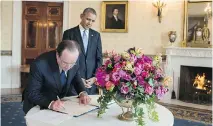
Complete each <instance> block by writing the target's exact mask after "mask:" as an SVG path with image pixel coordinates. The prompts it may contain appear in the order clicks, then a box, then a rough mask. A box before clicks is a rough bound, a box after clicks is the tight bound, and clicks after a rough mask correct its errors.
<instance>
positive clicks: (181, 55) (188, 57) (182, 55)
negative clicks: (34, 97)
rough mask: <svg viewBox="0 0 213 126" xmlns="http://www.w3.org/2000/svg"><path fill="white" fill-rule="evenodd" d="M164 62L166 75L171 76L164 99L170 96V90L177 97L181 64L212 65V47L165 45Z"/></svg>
mask: <svg viewBox="0 0 213 126" xmlns="http://www.w3.org/2000/svg"><path fill="white" fill-rule="evenodd" d="M165 49H166V64H165V66H164V69H165V72H166V74H167V75H169V76H171V77H172V78H173V82H171V84H170V85H169V90H170V92H169V93H168V95H167V97H166V99H170V98H171V92H172V90H173V85H174V91H175V92H176V95H177V99H179V83H180V82H179V78H180V69H181V66H195V67H196V66H197V67H212V48H190V47H185V48H183V47H166V48H165Z"/></svg>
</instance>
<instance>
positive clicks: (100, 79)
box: [96, 71, 107, 87]
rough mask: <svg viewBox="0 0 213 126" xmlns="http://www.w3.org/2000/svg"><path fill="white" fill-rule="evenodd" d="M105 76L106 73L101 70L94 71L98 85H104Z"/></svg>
mask: <svg viewBox="0 0 213 126" xmlns="http://www.w3.org/2000/svg"><path fill="white" fill-rule="evenodd" d="M106 76H107V74H106V73H104V72H102V71H98V72H97V73H96V78H97V83H98V85H100V86H101V87H104V86H105V83H106V81H105V79H106Z"/></svg>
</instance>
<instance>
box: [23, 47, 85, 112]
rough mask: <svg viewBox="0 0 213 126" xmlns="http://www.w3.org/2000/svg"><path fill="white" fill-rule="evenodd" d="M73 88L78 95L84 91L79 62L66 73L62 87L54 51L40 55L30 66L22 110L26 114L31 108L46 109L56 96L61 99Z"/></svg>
mask: <svg viewBox="0 0 213 126" xmlns="http://www.w3.org/2000/svg"><path fill="white" fill-rule="evenodd" d="M72 88H75V89H76V91H77V93H78V94H79V93H80V92H82V91H85V87H84V84H83V82H82V80H81V76H80V73H79V61H77V63H76V65H75V66H73V67H72V68H71V69H70V70H68V72H67V84H66V85H65V86H64V87H62V85H61V81H60V72H59V66H58V63H57V61H56V51H50V52H47V53H44V54H42V55H40V56H39V57H38V58H36V59H35V61H34V62H33V63H32V64H31V66H30V73H29V78H28V85H27V88H26V89H25V91H24V92H25V93H24V106H23V110H24V112H25V113H27V112H28V111H29V110H30V109H31V108H32V107H33V106H35V105H39V106H40V107H41V108H48V106H49V104H50V103H51V101H53V100H57V96H59V97H60V98H63V97H64V96H67V92H68V91H69V90H72Z"/></svg>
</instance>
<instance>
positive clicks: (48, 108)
mask: <svg viewBox="0 0 213 126" xmlns="http://www.w3.org/2000/svg"><path fill="white" fill-rule="evenodd" d="M52 103H53V101H51V102H50V104H49V106H48V109H50V106H51V105H52Z"/></svg>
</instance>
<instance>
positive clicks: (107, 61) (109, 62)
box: [104, 59, 112, 66]
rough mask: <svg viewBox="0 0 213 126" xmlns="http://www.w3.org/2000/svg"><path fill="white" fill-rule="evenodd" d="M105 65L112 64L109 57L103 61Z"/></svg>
mask: <svg viewBox="0 0 213 126" xmlns="http://www.w3.org/2000/svg"><path fill="white" fill-rule="evenodd" d="M104 64H105V66H108V65H109V64H112V61H111V60H110V59H107V60H106V61H105V62H104Z"/></svg>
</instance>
